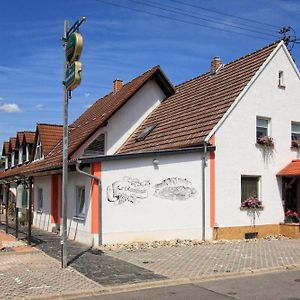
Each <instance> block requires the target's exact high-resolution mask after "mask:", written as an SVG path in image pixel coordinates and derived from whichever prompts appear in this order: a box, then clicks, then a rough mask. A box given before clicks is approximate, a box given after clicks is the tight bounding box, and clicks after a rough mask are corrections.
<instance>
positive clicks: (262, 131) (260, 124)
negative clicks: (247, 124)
mask: <svg viewBox="0 0 300 300" xmlns="http://www.w3.org/2000/svg"><path fill="white" fill-rule="evenodd" d="M269 124H270V120H269V119H267V118H259V117H257V118H256V139H258V138H260V137H264V136H269Z"/></svg>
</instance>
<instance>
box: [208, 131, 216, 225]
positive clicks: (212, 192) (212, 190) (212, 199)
mask: <svg viewBox="0 0 300 300" xmlns="http://www.w3.org/2000/svg"><path fill="white" fill-rule="evenodd" d="M210 143H211V144H212V145H216V139H215V136H214V135H213V136H212V138H211V139H210ZM215 164H216V161H215V152H210V160H209V169H210V178H209V179H210V227H211V228H213V227H214V226H215V217H216V206H215V203H216V165H215Z"/></svg>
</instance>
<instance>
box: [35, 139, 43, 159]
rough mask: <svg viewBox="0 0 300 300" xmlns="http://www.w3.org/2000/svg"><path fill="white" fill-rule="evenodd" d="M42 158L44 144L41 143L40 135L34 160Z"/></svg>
mask: <svg viewBox="0 0 300 300" xmlns="http://www.w3.org/2000/svg"><path fill="white" fill-rule="evenodd" d="M42 158H43V152H42V144H41V140H40V137H38V139H37V142H36V149H35V156H34V160H38V159H42Z"/></svg>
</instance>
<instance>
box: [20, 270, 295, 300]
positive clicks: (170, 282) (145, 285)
mask: <svg viewBox="0 0 300 300" xmlns="http://www.w3.org/2000/svg"><path fill="white" fill-rule="evenodd" d="M297 269H299V270H300V264H293V265H285V266H280V267H274V268H262V269H255V270H247V271H242V272H234V273H224V274H218V275H208V276H206V277H195V278H180V279H165V280H157V281H149V282H140V283H133V284H124V285H118V286H112V287H102V288H99V290H93V291H90V290H87V291H80V292H78V293H76V292H74V293H65V294H63V293H61V294H53V295H49V296H47V297H45V296H43V297H31V298H30V297H29V298H25V299H28V300H37V299H49V300H52V299H77V298H78V297H91V296H99V295H108V294H117V293H122V292H131V291H138V290H146V289H151V288H160V287H168V286H175V285H183V284H193V283H194V284H195V283H201V282H207V281H212V280H222V279H230V278H237V277H246V276H249V275H253V276H255V275H260V274H266V273H275V272H279V271H283V270H290V271H291V270H297ZM75 271H76V270H75ZM76 272H77V273H78V271H76ZM79 274H80V273H79ZM81 276H83V277H85V276H84V275H82V274H81ZM85 278H87V277H85ZM89 280H90V281H91V282H93V283H95V282H94V281H93V280H91V279H89ZM98 285H99V284H98ZM23 299H24V298H23Z"/></svg>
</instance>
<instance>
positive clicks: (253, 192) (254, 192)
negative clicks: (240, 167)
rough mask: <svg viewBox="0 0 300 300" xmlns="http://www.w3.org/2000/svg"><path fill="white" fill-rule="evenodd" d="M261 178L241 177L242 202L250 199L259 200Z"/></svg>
mask: <svg viewBox="0 0 300 300" xmlns="http://www.w3.org/2000/svg"><path fill="white" fill-rule="evenodd" d="M258 185H259V176H242V177H241V202H243V201H245V200H247V199H249V198H250V197H255V198H259V197H258V195H259V190H258Z"/></svg>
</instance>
